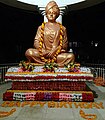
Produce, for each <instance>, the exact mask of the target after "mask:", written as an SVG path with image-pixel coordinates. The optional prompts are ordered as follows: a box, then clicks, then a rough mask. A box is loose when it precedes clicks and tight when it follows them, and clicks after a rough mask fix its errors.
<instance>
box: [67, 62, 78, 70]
mask: <svg viewBox="0 0 105 120" xmlns="http://www.w3.org/2000/svg"><path fill="white" fill-rule="evenodd" d="M65 67H66V69H67V70H68V71H69V72H79V69H80V64H75V63H73V62H72V63H68V64H67V65H65Z"/></svg>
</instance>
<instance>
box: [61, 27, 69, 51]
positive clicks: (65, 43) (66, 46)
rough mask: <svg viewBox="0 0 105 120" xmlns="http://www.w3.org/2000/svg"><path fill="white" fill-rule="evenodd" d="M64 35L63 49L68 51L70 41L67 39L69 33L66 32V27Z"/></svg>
mask: <svg viewBox="0 0 105 120" xmlns="http://www.w3.org/2000/svg"><path fill="white" fill-rule="evenodd" d="M63 31H64V32H63V33H64V34H63V47H62V48H63V49H64V50H66V51H67V48H68V39H67V31H66V28H65V27H64V30H63Z"/></svg>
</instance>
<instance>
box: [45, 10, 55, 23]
mask: <svg viewBox="0 0 105 120" xmlns="http://www.w3.org/2000/svg"><path fill="white" fill-rule="evenodd" d="M46 17H47V19H48V21H51V22H53V21H55V20H56V18H57V12H56V11H55V10H54V9H53V8H51V9H50V10H49V11H48V12H47V15H46Z"/></svg>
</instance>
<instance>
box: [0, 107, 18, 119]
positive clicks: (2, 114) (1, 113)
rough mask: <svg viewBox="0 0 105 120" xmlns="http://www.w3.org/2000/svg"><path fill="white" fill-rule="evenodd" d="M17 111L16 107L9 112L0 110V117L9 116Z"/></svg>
mask: <svg viewBox="0 0 105 120" xmlns="http://www.w3.org/2000/svg"><path fill="white" fill-rule="evenodd" d="M15 111H16V108H13V109H12V110H10V111H9V112H5V111H0V118H2V117H7V116H9V115H11V114H13V113H14V112H15Z"/></svg>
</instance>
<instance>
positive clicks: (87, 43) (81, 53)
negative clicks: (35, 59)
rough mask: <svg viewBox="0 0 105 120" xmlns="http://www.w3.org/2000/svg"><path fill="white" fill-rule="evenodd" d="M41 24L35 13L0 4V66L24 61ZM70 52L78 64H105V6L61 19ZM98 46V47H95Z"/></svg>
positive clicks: (67, 14) (91, 8)
mask: <svg viewBox="0 0 105 120" xmlns="http://www.w3.org/2000/svg"><path fill="white" fill-rule="evenodd" d="M42 22H43V16H42V15H41V14H39V12H37V11H35V12H34V11H33V12H31V11H26V10H23V9H18V8H15V7H10V6H7V5H4V4H2V3H0V64H2V63H15V62H20V61H21V60H26V57H25V55H24V54H25V51H26V50H27V49H28V48H31V47H33V41H34V37H35V34H36V30H37V28H38V26H39V25H41V23H42ZM62 23H63V25H64V26H65V27H66V28H67V35H68V40H69V48H72V49H73V52H74V54H75V56H76V61H77V62H80V63H82V62H85V63H101V64H102V63H105V47H104V46H105V30H104V29H105V2H103V3H101V4H98V5H95V6H92V7H89V8H85V9H81V10H75V11H68V12H67V13H66V14H64V15H63V22H62ZM95 45H97V46H95Z"/></svg>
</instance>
